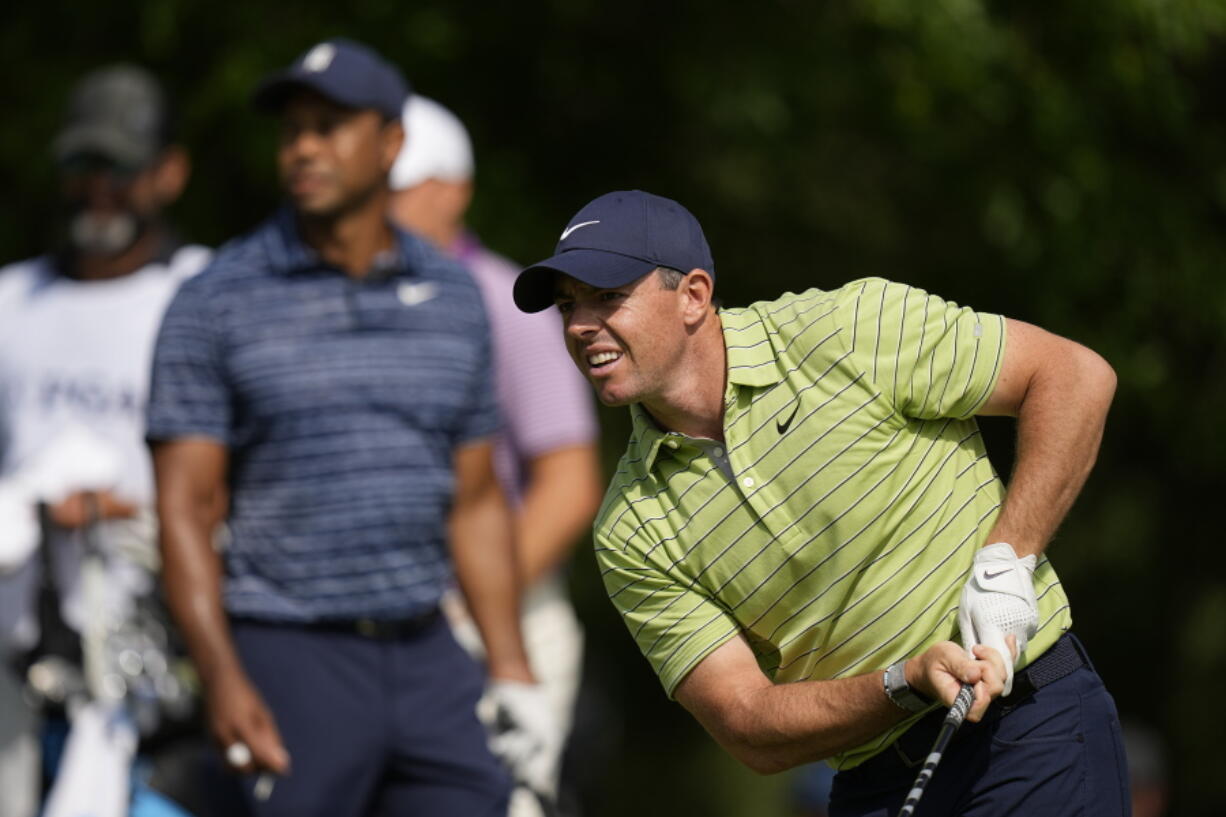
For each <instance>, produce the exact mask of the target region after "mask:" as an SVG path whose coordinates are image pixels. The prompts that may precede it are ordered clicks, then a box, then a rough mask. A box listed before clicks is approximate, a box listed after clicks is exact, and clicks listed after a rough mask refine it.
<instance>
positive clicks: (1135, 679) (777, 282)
mask: <svg viewBox="0 0 1226 817" xmlns="http://www.w3.org/2000/svg"><path fill="white" fill-rule="evenodd" d="M332 35H347V36H351V37H354V38H357V39H361V40H364V41H366V42H368V43H370V44H372V45H374V46H375V47H376V48H378V49H379V50H380V51H382V52H383V53H384V54H385V55H387V56H389V57H390V58H391V59H393V61H395V62H397V63H398V64H399V65H400V66H401V67H402V68H403V69H404V71H405V73H406V75H407V76H408V78H409V79H410V81H411V82H412V83H413V84H414V85H415V86H416V87H417V88H419V89H420V90H421V91H422V92H423V93H425V94H427V95H429V96H433V97H435V98H437V99H439V100H440V101H442V102H444V103H445V104H447V105H448V106H450V107H451V108H452V109H453V110H455V111H456V112H457V113H458V114H459V115H460V116H461V118H463V119H464V120H465V122H466V123H467V124H468V126H469V128H470V130H471V131H472V134H473V138H474V141H475V144H476V150H477V163H478V193H477V199H476V204H475V208H474V211H473V213H472V222H473V224H474V225H475V226H476V228H477V229H478V231H479V232H480V233H481V234H482V236H483V237H484V238H485V240H486V242H487V243H488V244H489V245H490V246H492V247H494V248H496V249H498V250H500V251H502V252H504V253H506V254H508V255H511V256H513V257H516V258H519V259H521V260H524V261H532V260H537V259H539V258H543V257H545V256H546V255H548V254H549V253H550V252H551V250H552V248H553V243H554V241H555V240H556V238H557V235H558V234H559V232H560V231H561V229H562V227H563V226H564V225H565V223H566V221H567V219H568V218H569V217H570V216H571V215H572V214H573V213H574V212H575V211H576V210H577V209H578V208H579V207H580V206H581V205H582V204H584V203H585V202H586V201H588V200H589V199H591V198H592V197H594V196H596V195H598V194H600V193H603V192H607V191H609V190H612V189H621V188H642V189H646V190H650V191H652V192H655V193H659V194H662V195H666V196H669V197H672V198H676V199H678V200H680V201H681V202H682V203H684V204H686V205H687V206H688V207H689V208H690V209H691V210H692V211H693V212H694V213H695V214H696V215H697V216H698V218H699V219H700V220H701V221H702V223H703V225H704V227H705V230H706V233H707V236H708V239H709V241H710V243H711V246H712V250H713V252H714V255H715V259H716V266H717V274H718V283H719V289H720V291H721V294H722V296H723V298H724V300H725V302H726V303H728V304H730V305H741V304H744V303H747V302H749V301H752V300H757V299H760V298H770V297H774V296H776V295H777V294H779V293H780V292H782V291H784V290H800V289H805V288H808V287H810V286H819V287H833V286H836V285H837V284H839V283H841V282H843V281H845V280H848V279H851V278H857V277H861V276H864V275H882V276H885V277H888V278H892V279H896V280H900V281H905V282H908V283H911V284H914V285H916V286H920V287H923V288H926V289H929V290H931V291H933V292H936V293H939V294H941V295H943V296H945V297H947V298H950V299H953V300H956V301H959V302H965V303H969V304H972V305H973V306H975V307H976V308H978V309H983V310H988V311H996V312H1001V313H1004V314H1006V315H1009V316H1011V317H1016V318H1020V319H1023V320H1028V321H1032V322H1034V323H1038V324H1040V325H1042V326H1044V327H1046V328H1048V329H1051V330H1053V331H1055V332H1058V333H1060V334H1063V335H1066V336H1069V337H1072V338H1074V339H1077V340H1079V341H1082V342H1084V343H1086V344H1088V345H1090V346H1092V347H1093V348H1095V349H1097V350H1098V351H1100V352H1101V353H1102V354H1103V355H1105V356H1106V357H1107V359H1108V360H1110V361H1111V363H1112V364H1113V365H1114V366H1115V368H1116V370H1117V372H1118V374H1119V377H1120V387H1119V394H1118V397H1117V399H1116V402H1115V406H1114V409H1113V411H1112V416H1111V419H1110V422H1109V425H1108V429H1107V437H1106V440H1105V441H1104V445H1103V451H1102V455H1101V458H1100V462H1099V465H1098V468H1097V470H1096V472H1095V474H1094V475H1093V477H1092V478H1091V481H1090V483H1089V485H1088V486H1087V488H1086V490H1085V492H1084V494H1083V496H1082V498H1081V500H1080V501H1079V503H1078V505H1077V506H1076V507H1075V508H1074V511H1073V513H1072V515H1071V517H1070V518H1069V520H1068V522H1067V523H1066V524H1065V525H1064V528H1063V530H1062V532H1061V534H1060V536H1059V537H1058V539H1057V541H1056V542H1055V543H1054V544H1053V545H1052V549H1051V551H1050V552H1051V553H1052V556H1053V560H1054V561H1055V563H1056V565H1057V568H1058V569H1059V571H1060V574H1061V576H1062V578H1063V579H1064V581H1065V584H1066V586H1067V589H1068V591H1069V593H1070V596H1071V598H1072V601H1073V614H1074V618H1075V621H1076V630H1077V632H1078V633H1079V634H1080V635H1081V637H1082V638H1083V640H1084V641H1086V642H1087V644H1088V645H1089V647H1090V649H1091V651H1092V654H1093V656H1094V657H1095V659H1096V661H1097V664H1098V668H1099V671H1100V672H1101V674H1102V675H1103V676H1104V677H1105V679H1106V681H1107V683H1108V685H1109V687H1110V688H1111V689H1112V691H1113V693H1114V694H1115V696H1116V700H1117V702H1118V704H1119V706H1120V709H1121V711H1122V712H1123V713H1124V715H1125V717H1126V718H1129V719H1131V720H1133V721H1135V722H1139V723H1143V724H1148V725H1150V726H1152V727H1154V728H1156V729H1157V730H1158V731H1159V733H1160V734H1162V735H1163V736H1164V738H1165V739H1166V741H1167V742H1168V744H1169V748H1170V752H1171V760H1172V764H1173V769H1172V774H1173V787H1174V788H1173V796H1174V806H1173V809H1172V813H1174V814H1179V815H1216V814H1221V813H1223V811H1224V809H1223V804H1224V803H1226V796H1224V795H1223V787H1222V785H1221V781H1220V778H1219V777H1218V775H1220V774H1221V770H1222V769H1224V768H1226V745H1224V744H1223V741H1222V736H1223V734H1224V733H1226V718H1224V717H1223V712H1224V711H1226V706H1224V705H1223V703H1222V697H1223V694H1224V693H1226V683H1223V678H1226V579H1224V578H1223V576H1226V553H1224V552H1223V548H1222V535H1221V523H1220V522H1219V521H1218V519H1217V513H1219V512H1220V511H1221V509H1222V506H1223V502H1224V498H1223V496H1222V488H1223V480H1222V479H1221V476H1220V475H1221V473H1222V468H1221V465H1220V463H1221V461H1222V457H1223V454H1224V453H1226V438H1224V436H1223V434H1222V433H1221V430H1220V429H1221V425H1222V421H1223V417H1224V415H1226V376H1224V375H1226V344H1224V343H1223V330H1224V328H1226V280H1224V277H1223V274H1222V270H1223V260H1224V259H1226V231H1224V229H1223V228H1224V227H1226V96H1224V95H1223V82H1222V78H1223V71H1224V70H1226V4H1224V3H1223V2H1221V0H1214V1H1212V2H1210V1H1209V0H1202V1H1201V2H1194V3H1193V2H1185V3H1169V2H1160V0H1117V2H1096V1H1094V0H1088V1H1087V2H1076V3H1059V4H1057V3H1030V4H1015V3H1004V2H984V1H983V0H932V2H924V3H913V2H907V1H906V0H867V1H866V2H860V3H854V4H851V3H817V2H801V1H800V0H765V1H763V2H758V3H753V4H747V3H720V2H710V1H709V0H708V2H698V0H683V1H682V2H675V3H652V2H643V1H642V0H622V2H618V3H607V2H596V0H553V1H552V2H529V1H528V0H524V2H520V3H516V4H498V5H494V4H488V5H487V4H482V3H476V2H465V1H463V0H458V1H457V0H451V2H438V1H437V0H432V1H431V2H400V1H398V0H348V2H345V3H336V2H321V1H320V0H296V2H292V3H290V2H273V0H251V1H250V2H246V3H241V4H240V3H231V4H227V3H217V2H205V1H204V0H146V1H145V2H134V1H133V0H127V1H126V2H110V3H95V4H85V3H81V2H76V3H64V2H42V3H23V4H19V5H17V6H14V7H11V8H10V9H9V11H7V12H5V21H4V24H3V26H0V54H2V55H3V57H2V58H0V59H2V60H3V68H4V74H5V81H4V82H3V83H0V86H2V88H0V101H2V107H0V110H3V111H4V112H5V114H6V116H5V122H4V125H3V127H0V185H2V189H3V190H4V204H5V206H4V218H3V219H0V257H3V258H5V259H17V258H19V257H23V256H27V255H31V254H34V253H37V252H39V251H41V250H42V249H43V248H44V247H45V245H46V243H47V241H48V240H49V238H50V236H51V235H52V233H53V218H54V214H55V197H54V190H55V173H54V168H53V167H52V165H51V163H50V158H49V151H48V145H49V142H50V139H51V137H52V135H53V134H54V132H55V130H56V127H57V123H58V120H59V117H60V114H61V110H62V104H63V101H64V98H65V96H66V94H67V91H68V89H69V88H70V86H71V84H72V82H73V81H74V80H75V79H76V78H77V77H79V76H80V74H81V73H83V72H84V71H86V70H88V69H89V68H92V67H94V66H96V65H98V64H100V63H103V62H107V61H112V60H118V59H123V60H130V61H136V62H139V63H142V64H144V65H146V66H148V67H150V68H152V69H153V70H155V71H156V72H158V73H159V74H160V75H161V76H162V78H163V79H164V81H165V82H166V83H167V85H168V86H169V88H170V89H171V90H172V91H173V92H174V93H175V95H176V96H177V97H178V99H179V102H180V105H181V122H182V129H181V136H182V141H183V142H184V143H185V144H186V145H187V146H188V147H189V148H190V149H191V150H192V153H193V156H194V159H195V165H196V173H195V176H194V178H193V181H192V184H191V186H190V188H189V190H188V193H187V195H186V197H185V198H184V200H183V201H182V202H181V203H180V204H179V205H177V206H176V208H175V212H174V216H175V219H176V221H177V222H178V224H179V225H180V226H181V227H182V229H183V231H184V233H185V234H186V235H187V236H188V237H190V238H192V239H194V240H198V241H202V242H205V243H209V244H218V243H220V242H222V241H224V240H225V239H227V238H228V237H230V236H232V235H234V234H235V233H236V232H238V231H241V230H245V229H247V228H249V227H250V226H252V225H254V224H255V223H256V222H257V221H258V220H259V219H260V218H261V217H262V216H263V215H264V214H266V213H267V211H268V210H269V209H270V208H271V207H273V206H274V204H275V203H276V191H275V182H274V174H273V169H272V159H271V151H272V144H273V142H272V136H273V129H272V128H271V127H270V123H268V122H267V121H264V120H262V119H261V118H259V117H258V116H257V115H255V114H253V113H251V111H250V109H249V107H248V106H247V97H248V94H249V92H250V89H251V87H252V85H253V84H254V82H255V81H256V79H257V78H258V77H259V76H260V75H261V74H262V73H264V72H265V71H267V70H269V69H272V68H275V67H280V66H282V65H284V64H286V63H287V62H288V61H289V60H290V59H292V58H293V57H294V56H295V55H296V54H298V53H300V52H301V51H303V50H305V49H306V48H307V47H309V46H310V45H312V44H313V43H314V42H315V41H317V40H319V39H321V38H323V37H327V36H332ZM602 418H603V420H604V421H605V425H606V427H607V429H608V435H607V439H606V468H607V469H610V470H611V468H612V466H613V464H614V462H615V461H616V457H617V456H618V455H619V454H620V450H621V447H622V444H623V442H624V431H625V428H626V423H625V418H624V412H623V411H620V410H619V411H605V412H604V413H603V415H602ZM985 433H986V435H987V436H988V438H989V439H988V442H989V445H990V446H991V449H992V452H993V457H994V461H995V462H996V465H997V467H998V469H1000V470H1001V472H1002V473H1007V471H1008V468H1009V458H1010V452H1011V447H1012V442H1011V430H1010V426H1009V424H1008V423H1007V422H1006V421H991V422H989V423H988V424H986V425H985ZM576 561H577V564H576V569H575V572H574V584H575V587H576V592H577V593H578V594H579V600H580V607H581V611H582V614H583V616H584V618H585V620H586V622H587V625H588V631H589V645H590V648H591V651H592V653H593V655H592V658H591V663H592V677H593V679H594V680H595V681H596V682H597V693H598V694H597V695H596V696H595V697H594V698H593V699H592V700H593V701H595V703H594V704H593V705H592V706H591V707H589V708H588V709H587V710H585V711H587V712H588V713H589V714H588V715H586V716H585V722H586V723H587V724H588V726H589V728H588V735H589V738H590V742H589V744H588V747H589V748H588V752H587V754H586V755H584V760H583V763H582V764H581V766H580V768H581V770H582V772H583V773H584V776H585V779H586V780H587V781H588V783H589V789H588V792H589V800H588V802H589V811H590V813H592V814H596V815H620V814H624V813H635V814H638V815H642V817H648V815H654V814H661V815H662V814H673V813H678V812H680V813H683V814H697V813H703V814H709V815H734V814H736V815H741V814H755V815H770V814H782V813H785V812H784V811H783V809H784V805H783V804H784V800H785V797H784V789H785V787H786V782H785V781H784V780H783V779H781V778H765V779H763V778H757V777H754V776H753V775H752V774H750V773H749V772H747V771H744V770H742V769H740V768H739V767H737V766H736V765H735V764H734V763H733V762H732V761H730V760H728V759H726V758H725V757H724V756H723V755H722V754H721V753H720V752H719V750H718V749H717V748H715V747H714V744H713V743H712V742H711V741H710V740H709V739H708V738H706V736H705V735H703V734H702V733H701V730H700V729H699V728H698V727H697V726H696V725H695V724H694V723H693V722H692V721H691V720H690V719H689V717H688V715H686V714H685V713H684V712H683V711H682V710H681V709H680V707H678V706H677V705H675V704H672V703H669V702H668V701H666V700H665V699H664V696H663V693H662V692H661V690H660V688H659V686H658V684H657V683H656V681H655V678H654V676H653V675H652V674H651V672H650V670H649V668H648V666H647V664H646V662H645V661H644V660H643V659H642V658H641V657H639V656H638V654H637V651H636V650H635V649H634V647H633V644H632V642H631V641H630V638H629V636H628V635H627V634H626V633H625V632H624V631H623V629H622V626H621V624H620V622H619V621H618V620H617V619H616V617H615V616H614V615H613V613H612V610H611V608H610V606H609V605H608V603H607V601H605V600H604V598H603V591H602V590H601V588H600V587H599V580H598V578H597V577H596V576H595V570H594V567H593V564H592V559H591V556H590V554H589V553H587V552H586V550H585V549H581V550H580V555H579V556H578V558H577V560H576Z"/></svg>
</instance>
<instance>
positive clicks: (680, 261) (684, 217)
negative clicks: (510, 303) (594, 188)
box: [514, 190, 715, 312]
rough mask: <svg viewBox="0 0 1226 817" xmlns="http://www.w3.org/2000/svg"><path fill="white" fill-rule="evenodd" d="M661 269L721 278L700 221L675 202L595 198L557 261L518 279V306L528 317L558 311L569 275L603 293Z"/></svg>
mask: <svg viewBox="0 0 1226 817" xmlns="http://www.w3.org/2000/svg"><path fill="white" fill-rule="evenodd" d="M656 267H671V268H673V269H677V270H681V271H682V272H689V271H690V270H692V269H695V268H697V269H704V270H706V271H707V272H709V273H711V275H712V277H714V275H715V262H714V261H713V260H711V248H710V247H708V246H707V239H706V238H705V237H704V236H703V234H702V227H700V226H699V225H698V219H696V218H694V216H693V215H692V214H691V213H690V211H689V210H686V209H685V208H684V207H682V206H681V205H680V204H678V203H677V202H675V201H673V200H672V199H666V198H663V197H661V196H653V195H652V194H651V193H644V192H643V191H642V190H619V191H616V192H614V193H606V194H604V195H603V196H601V197H599V198H597V199H593V200H592V201H591V202H589V203H588V204H587V205H586V206H585V207H584V208H583V209H582V210H580V211H579V212H578V213H576V214H575V217H574V218H572V219H571V220H570V223H569V224H568V225H567V227H566V229H565V230H563V231H562V237H561V238H560V239H559V240H558V246H557V247H556V248H555V250H554V255H553V257H552V258H547V259H546V260H544V261H541V262H540V263H539V264H533V265H532V266H530V267H528V268H526V269H525V270H524V271H523V272H521V273H520V274H519V277H518V278H516V279H515V289H514V296H515V305H516V306H518V307H519V308H520V309H521V310H522V311H524V312H540V311H541V310H542V309H547V308H548V307H550V306H553V297H554V279H555V278H556V277H557V274H558V273H559V272H560V273H563V274H565V275H569V276H571V277H572V278H575V279H578V280H580V281H582V282H583V283H585V284H588V285H589V286H594V287H597V288H598V289H609V288H611V287H620V286H625V285H626V284H628V283H630V282H631V281H634V280H637V279H639V278H642V277H643V276H644V275H646V274H647V273H649V272H651V271H652V270H654V269H655V268H656Z"/></svg>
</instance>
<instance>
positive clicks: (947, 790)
mask: <svg viewBox="0 0 1226 817" xmlns="http://www.w3.org/2000/svg"><path fill="white" fill-rule="evenodd" d="M1064 637H1065V638H1074V637H1073V636H1072V635H1071V634H1069V635H1066V636H1064ZM1078 646H1079V647H1080V645H1078ZM1082 654H1083V655H1084V649H1083V650H1082ZM945 712H946V710H944V709H938V710H936V711H935V712H933V713H931V714H929V715H927V716H925V718H924V719H923V720H921V721H920V722H919V723H918V724H916V725H915V726H913V727H912V728H911V729H909V730H908V731H907V733H906V734H904V735H903V736H902V737H901V738H900V739H899V740H898V741H897V743H896V744H895V745H894V746H891V747H890V748H888V749H886V750H885V751H884V752H882V753H881V754H879V755H877V756H875V757H873V758H872V759H870V760H868V761H866V762H865V763H863V764H861V765H860V766H857V767H856V768H854V769H848V770H847V771H842V772H839V773H838V774H837V775H835V778H834V784H833V788H832V790H831V794H830V814H831V817H894V815H896V814H898V810H899V809H900V808H902V804H903V800H904V799H905V798H906V796H907V792H908V791H909V790H910V788H911V784H912V783H913V782H914V780H915V776H916V774H917V773H918V772H919V770H920V766H921V765H922V763H923V760H924V758H925V757H926V756H927V754H928V750H929V749H930V748H931V746H932V741H933V740H934V739H935V738H936V733H937V731H938V729H939V728H940V724H941V721H942V720H943V719H944V717H945ZM912 763H914V765H912ZM1131 812H1132V809H1131V803H1130V801H1129V795H1128V769H1127V765H1126V763H1125V757H1124V745H1123V740H1122V738H1121V735H1120V722H1119V715H1118V713H1117V712H1116V709H1115V702H1114V701H1113V700H1112V699H1111V695H1110V694H1108V692H1107V690H1106V688H1105V687H1104V686H1103V683H1102V680H1101V679H1100V678H1099V677H1098V674H1097V673H1096V672H1095V671H1094V668H1093V666H1091V665H1090V664H1089V661H1088V659H1087V660H1086V666H1083V667H1081V668H1080V669H1077V670H1074V671H1073V672H1072V673H1071V674H1070V675H1068V676H1066V677H1064V678H1062V679H1060V680H1059V681H1055V682H1053V683H1051V684H1048V685H1047V686H1044V687H1042V688H1041V689H1039V690H1037V691H1036V692H1034V693H1033V694H1031V695H1030V696H1028V697H1026V698H1024V699H1023V700H1020V701H1016V702H1011V703H1009V704H1004V703H1002V702H1001V701H1000V700H997V701H993V702H992V705H991V706H990V707H989V708H988V711H987V714H986V715H985V716H984V718H983V720H982V721H980V722H979V723H964V724H963V725H962V728H961V729H959V730H958V732H957V733H956V734H955V736H954V739H953V741H952V742H951V744H950V746H949V749H948V750H947V751H946V753H945V755H944V757H943V758H942V759H941V765H940V766H938V767H937V770H936V772H935V773H934V774H933V777H932V779H931V780H930V781H929V782H928V786H927V788H926V789H925V790H924V796H923V799H922V800H920V804H919V806H918V808H916V810H915V814H916V817H1006V815H1019V817H1020V815H1026V817H1035V815H1043V817H1074V815H1076V817H1122V816H1123V817H1127V816H1128V815H1130V814H1131Z"/></svg>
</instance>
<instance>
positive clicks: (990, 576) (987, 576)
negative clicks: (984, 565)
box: [983, 567, 1013, 579]
mask: <svg viewBox="0 0 1226 817" xmlns="http://www.w3.org/2000/svg"><path fill="white" fill-rule="evenodd" d="M1012 569H1013V568H1011V567H1010V568H1005V569H1004V570H998V571H996V572H995V573H988V572H987V571H986V570H985V571H984V572H983V577H984V578H985V579H995V578H996V577H997V576H1003V575H1005V574H1006V573H1008V572H1009V571H1010V570H1012Z"/></svg>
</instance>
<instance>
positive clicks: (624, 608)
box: [596, 532, 740, 698]
mask: <svg viewBox="0 0 1226 817" xmlns="http://www.w3.org/2000/svg"><path fill="white" fill-rule="evenodd" d="M596 561H597V564H598V565H599V566H600V573H601V576H602V578H603V579H604V585H605V590H606V591H607V592H608V594H609V600H610V601H612V602H613V606H614V607H616V608H617V611H618V613H620V614H621V617H622V621H623V622H624V623H625V625H626V627H627V628H628V629H629V630H630V634H631V636H633V637H634V640H635V642H636V643H637V644H638V646H639V649H640V650H641V651H642V653H643V655H644V656H645V657H646V658H647V660H648V661H649V662H651V666H652V668H653V669H654V670H655V671H656V675H657V676H658V677H659V679H660V683H661V684H663V685H664V690H665V691H666V692H667V693H668V696H669V697H670V698H671V697H672V696H673V693H674V691H675V690H676V689H677V686H678V684H680V683H681V682H682V681H683V680H684V679H685V676H686V675H688V674H689V673H690V670H692V669H693V668H694V667H695V666H697V665H698V663H699V662H701V661H702V659H704V658H706V657H707V656H708V655H710V654H711V653H712V652H713V651H714V650H715V649H716V648H717V647H719V646H721V645H722V644H724V643H726V642H727V641H729V640H730V639H732V638H734V637H735V636H736V635H737V634H738V633H739V632H740V627H739V626H738V625H737V623H736V621H735V620H734V619H733V618H732V616H730V615H729V614H728V613H727V611H726V610H724V609H723V608H722V607H720V606H719V605H718V604H717V603H716V602H715V601H714V600H713V599H711V598H710V597H709V596H707V595H706V594H704V593H702V592H700V591H699V590H698V589H695V588H692V587H689V586H687V583H686V582H685V581H684V580H678V578H676V577H674V576H672V575H670V574H669V573H668V572H666V571H664V570H662V569H661V568H660V567H659V566H657V565H653V564H650V563H648V562H647V561H644V560H640V559H638V558H636V555H635V550H634V549H633V548H620V547H617V546H615V545H613V544H610V542H609V540H608V539H607V537H605V536H603V535H601V534H600V533H599V532H598V533H597V534H596Z"/></svg>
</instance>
